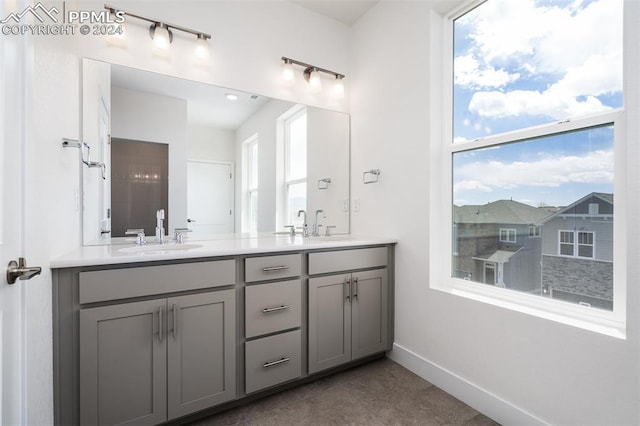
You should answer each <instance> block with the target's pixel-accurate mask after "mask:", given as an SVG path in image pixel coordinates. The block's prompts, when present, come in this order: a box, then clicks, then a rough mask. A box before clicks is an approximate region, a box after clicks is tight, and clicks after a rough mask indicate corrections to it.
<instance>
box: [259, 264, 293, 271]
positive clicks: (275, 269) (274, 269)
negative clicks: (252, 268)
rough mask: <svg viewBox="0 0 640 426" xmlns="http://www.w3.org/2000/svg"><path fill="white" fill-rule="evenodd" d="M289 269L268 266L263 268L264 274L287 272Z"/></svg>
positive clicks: (285, 266) (286, 267)
mask: <svg viewBox="0 0 640 426" xmlns="http://www.w3.org/2000/svg"><path fill="white" fill-rule="evenodd" d="M287 269H289V267H288V266H287V265H280V266H267V267H264V268H262V272H275V271H286V270H287Z"/></svg>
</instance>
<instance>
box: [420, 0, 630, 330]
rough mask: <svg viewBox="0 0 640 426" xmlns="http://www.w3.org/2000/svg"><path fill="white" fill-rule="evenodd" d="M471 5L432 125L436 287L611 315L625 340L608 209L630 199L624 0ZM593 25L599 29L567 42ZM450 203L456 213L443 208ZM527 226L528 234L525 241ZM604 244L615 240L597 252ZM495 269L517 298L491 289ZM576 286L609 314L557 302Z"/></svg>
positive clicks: (452, 46)
mask: <svg viewBox="0 0 640 426" xmlns="http://www.w3.org/2000/svg"><path fill="white" fill-rule="evenodd" d="M516 3H517V4H516ZM468 4H469V7H468V8H467V9H466V10H465V9H459V11H456V12H455V15H452V16H450V17H449V18H448V21H447V25H449V30H450V32H449V34H450V37H451V38H450V39H449V40H445V43H444V45H445V46H446V47H445V48H444V49H443V53H444V67H443V73H444V74H443V79H444V80H445V84H441V83H440V84H439V82H438V81H437V80H434V81H432V87H433V88H435V89H434V90H436V93H437V90H439V87H443V88H444V89H442V90H443V96H442V97H443V98H444V99H445V105H444V106H443V107H440V108H439V110H438V109H437V108H432V110H433V112H432V118H433V119H434V120H443V122H444V124H445V125H444V126H443V129H444V132H441V130H440V129H438V128H437V127H436V128H434V129H432V130H431V136H432V137H431V153H432V156H431V158H432V162H431V170H432V178H431V182H432V184H431V187H430V188H431V193H432V197H433V198H434V199H433V200H432V203H431V204H432V206H433V207H432V208H431V210H430V215H431V219H430V226H431V228H430V230H431V232H434V237H432V240H433V241H430V244H431V250H430V253H431V254H430V256H431V268H432V269H431V271H430V274H431V283H432V284H431V285H432V286H433V287H436V288H438V289H442V290H445V291H449V292H452V293H454V294H459V295H464V296H466V297H471V298H474V299H476V300H482V301H485V302H487V303H494V304H498V305H500V306H506V307H509V308H511V309H516V310H519V311H522V312H528V313H535V314H536V315H540V316H543V317H545V318H550V319H554V320H558V321H561V319H560V318H565V317H566V318H572V319H571V320H570V323H572V324H577V323H578V322H579V323H580V324H581V325H582V326H585V328H590V329H595V328H597V327H596V326H593V325H592V324H593V323H598V324H602V323H604V322H606V321H613V322H614V323H615V324H618V325H620V328H618V329H616V331H613V332H611V333H610V334H612V335H614V334H616V333H618V331H619V330H621V329H623V324H624V321H625V314H624V309H625V303H624V297H625V294H626V287H625V271H624V268H623V267H622V266H624V262H621V263H618V260H620V259H624V256H625V251H624V250H617V251H616V254H615V259H614V256H613V246H614V245H615V241H616V238H617V237H616V236H619V235H623V234H621V233H620V232H621V231H618V230H619V229H620V226H622V225H620V224H619V223H618V222H616V220H615V219H616V217H617V216H616V215H615V214H609V212H613V211H614V206H613V194H614V192H615V193H616V201H619V198H618V197H620V196H622V197H625V196H626V195H627V186H626V185H625V180H626V179H625V173H626V159H625V156H624V154H623V153H624V151H625V144H626V141H625V139H624V131H625V126H624V125H623V117H624V110H623V108H622V107H623V90H622V70H623V61H622V57H623V43H622V35H623V32H622V24H623V11H622V9H623V2H622V1H621V0H613V1H607V0H593V1H589V2H573V1H569V0H561V1H554V2H526V3H521V2H512V1H509V0H487V1H485V2H478V1H473V2H469V3H468ZM596 16H597V18H596ZM594 20H595V21H594ZM596 21H597V22H598V24H596ZM592 25H595V26H597V27H598V28H600V29H601V31H598V32H597V33H596V34H591V35H590V36H588V37H570V36H568V35H570V34H587V33H589V31H587V30H586V29H588V28H590V27H591V26H592ZM634 31H636V30H635V29H634ZM445 34H446V32H445ZM566 52H574V53H576V55H575V56H574V55H567V54H566ZM434 60H435V59H434ZM605 64H606V65H605ZM447 88H448V89H447ZM434 102H435V101H434ZM440 114H441V115H440ZM442 182H445V185H442ZM592 199H597V200H598V201H597V202H598V203H600V204H599V207H598V208H596V207H595V206H593V205H590V204H594V201H590V200H592ZM607 201H610V204H607ZM447 204H448V205H451V206H452V207H451V209H450V210H449V211H448V212H444V213H443V212H440V211H438V210H437V207H436V206H442V205H447ZM603 206H605V207H603ZM568 207H571V209H569V210H567V209H568ZM603 208H604V209H605V210H606V214H598V213H602V212H603V211H604V210H603ZM598 209H599V210H598ZM594 221H595V222H594ZM589 222H590V223H591V224H594V223H596V222H597V226H598V235H597V236H598V240H596V234H595V233H593V232H591V231H586V230H585V227H587V229H588V227H592V228H593V226H590V225H589ZM496 224H499V226H496ZM531 224H536V225H531ZM504 225H507V226H504ZM567 225H568V226H569V227H570V228H569V229H571V231H565V229H567V228H566V226H567ZM510 226H512V228H511V227H510ZM594 226H596V225H594ZM521 227H522V228H521ZM496 228H499V229H497V231H498V239H497V241H496V239H495V234H496ZM600 228H602V229H603V231H600ZM452 229H455V230H456V233H455V234H454V233H452V232H451V230H452ZM517 229H528V234H529V237H530V238H524V239H521V240H518V239H517V238H516V236H517V235H516V230H517ZM525 232H526V231H525ZM438 236H440V237H441V238H439V237H438ZM492 237H493V238H492ZM453 239H455V241H453ZM597 241H606V242H607V244H604V245H602V246H599V247H601V248H599V250H598V252H596V250H595V246H596V242H597ZM500 243H509V246H505V245H500ZM443 244H445V245H446V248H447V250H444V252H445V253H448V256H449V260H448V261H447V260H446V259H444V258H442V256H443V255H442V254H441V253H442V252H443V250H442V245H443ZM438 245H439V246H438ZM453 248H455V253H454V250H453ZM607 251H608V252H607ZM601 252H602V253H601ZM454 254H455V255H454ZM488 262H494V263H495V264H496V265H498V266H499V267H500V271H503V274H502V275H500V274H498V272H496V276H498V275H499V276H500V277H501V278H500V280H496V282H500V284H501V286H502V285H504V287H505V289H506V290H510V291H504V290H497V289H496V288H495V286H490V285H483V281H484V282H487V267H486V265H487V264H488ZM580 262H582V263H580ZM584 262H589V263H588V264H587V263H584ZM618 265H620V266H618ZM460 271H465V273H466V275H467V276H468V277H470V279H468V280H463V279H461V278H460V277H461V274H460ZM496 271H498V269H496ZM576 271H582V272H584V273H582V274H577V273H575V272H576ZM585 271H588V273H587V272H585ZM614 271H615V276H616V279H615V280H614V279H613V276H614ZM578 275H580V276H581V278H580V279H581V280H582V282H576V279H575V278H574V277H576V276H578ZM489 281H490V280H489ZM569 291H572V292H576V293H578V296H577V297H576V298H575V299H576V300H578V301H579V300H582V299H581V297H580V295H584V297H585V298H586V297H587V296H589V297H595V298H599V299H600V298H601V299H603V300H608V304H607V303H603V304H601V305H602V306H611V308H594V307H593V305H592V308H585V307H583V306H579V303H578V302H575V303H572V302H570V301H569V300H568V298H565V300H563V301H562V302H560V300H559V299H558V300H554V297H553V294H554V292H556V293H557V294H562V293H563V292H564V293H567V292H569ZM584 309H589V313H588V315H587V316H588V320H585V319H584V318H585V315H584V312H585V311H584ZM607 311H608V312H607ZM558 314H560V315H558ZM578 317H580V321H577V320H575V318H578ZM567 321H569V320H567ZM609 324H610V323H609ZM599 329H600V330H601V329H602V328H601V327H600V328H599Z"/></svg>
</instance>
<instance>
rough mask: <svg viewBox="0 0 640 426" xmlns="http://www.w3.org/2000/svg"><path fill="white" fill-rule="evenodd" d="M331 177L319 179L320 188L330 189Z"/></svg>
mask: <svg viewBox="0 0 640 426" xmlns="http://www.w3.org/2000/svg"><path fill="white" fill-rule="evenodd" d="M330 183H331V178H324V179H318V189H329V184H330Z"/></svg>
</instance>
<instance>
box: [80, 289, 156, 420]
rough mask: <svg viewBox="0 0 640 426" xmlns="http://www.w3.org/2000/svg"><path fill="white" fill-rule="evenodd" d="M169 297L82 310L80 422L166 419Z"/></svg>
mask: <svg viewBox="0 0 640 426" xmlns="http://www.w3.org/2000/svg"><path fill="white" fill-rule="evenodd" d="M165 308H166V299H162V300H149V301H144V302H135V303H122V304H119V305H112V306H102V307H98V308H90V309H82V310H81V311H80V424H83V425H115V424H118V425H154V424H158V423H162V422H164V421H166V419H167V408H166V407H167V404H166V401H167V400H166V397H167V394H166V386H167V376H166V374H167V370H166V366H167V352H166V338H167V333H166V330H167V329H166V327H165V318H166V309H165Z"/></svg>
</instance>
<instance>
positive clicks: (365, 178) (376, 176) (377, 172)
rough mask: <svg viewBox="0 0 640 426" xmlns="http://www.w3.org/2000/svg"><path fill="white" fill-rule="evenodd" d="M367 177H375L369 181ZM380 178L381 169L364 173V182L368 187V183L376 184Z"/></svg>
mask: <svg viewBox="0 0 640 426" xmlns="http://www.w3.org/2000/svg"><path fill="white" fill-rule="evenodd" d="M367 175H372V176H374V177H375V179H374V178H372V177H370V178H369V179H367ZM379 177H380V169H371V170H366V171H364V172H362V182H363V183H364V184H365V185H366V184H368V183H376V182H378V178H379Z"/></svg>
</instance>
